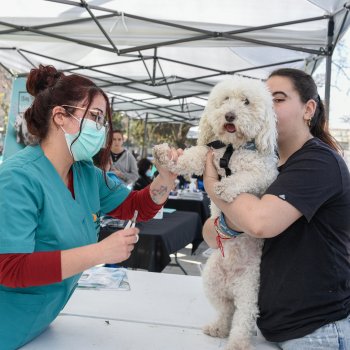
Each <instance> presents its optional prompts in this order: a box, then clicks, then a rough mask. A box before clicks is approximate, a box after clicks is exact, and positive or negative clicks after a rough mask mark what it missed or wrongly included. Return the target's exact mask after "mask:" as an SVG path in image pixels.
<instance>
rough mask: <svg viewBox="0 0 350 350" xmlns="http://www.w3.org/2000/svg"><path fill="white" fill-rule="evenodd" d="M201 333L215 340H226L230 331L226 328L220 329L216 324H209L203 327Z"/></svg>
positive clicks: (220, 326)
mask: <svg viewBox="0 0 350 350" xmlns="http://www.w3.org/2000/svg"><path fill="white" fill-rule="evenodd" d="M203 333H205V334H207V335H210V336H211V337H216V338H227V337H228V335H229V333H230V330H229V329H228V328H226V327H222V325H219V324H218V323H211V324H208V325H206V326H204V327H203Z"/></svg>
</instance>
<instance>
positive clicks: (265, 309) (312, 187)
mask: <svg viewBox="0 0 350 350" xmlns="http://www.w3.org/2000/svg"><path fill="white" fill-rule="evenodd" d="M279 170H280V173H279V175H278V177H277V179H276V181H274V183H273V184H272V185H271V186H270V187H269V188H268V190H267V191H266V193H267V194H273V195H276V196H278V197H280V198H282V199H284V200H286V201H288V202H289V203H290V204H292V205H293V206H294V207H295V208H297V209H298V210H299V211H300V212H301V213H302V214H303V216H302V217H301V218H300V219H298V220H297V221H296V222H294V223H293V224H292V225H291V226H290V227H288V228H287V229H286V230H285V231H284V232H283V233H281V234H280V235H278V236H276V237H273V238H269V239H266V240H265V243H264V248H263V254H262V260H261V281H260V292H259V307H260V317H259V319H258V326H259V328H260V330H261V332H262V333H263V335H264V336H265V338H266V339H267V340H269V341H276V342H279V341H286V340H289V339H294V338H300V337H303V336H305V335H307V334H309V333H311V332H313V331H314V330H316V329H317V328H319V327H321V326H323V325H325V324H327V323H329V322H333V321H336V320H340V319H342V318H345V317H346V316H347V315H348V314H349V313H350V176H349V170H348V168H347V166H346V164H345V162H344V160H343V159H342V157H341V156H340V155H338V154H337V153H336V152H334V151H333V150H331V149H330V147H328V146H327V145H326V144H324V143H323V142H322V141H320V140H319V139H317V138H313V139H311V140H309V141H308V142H306V143H305V145H304V146H303V147H302V148H301V149H300V150H298V151H297V152H295V153H294V154H293V155H292V156H291V157H290V158H289V159H288V160H287V162H286V163H285V164H284V165H282V166H281V167H280V169H279Z"/></svg>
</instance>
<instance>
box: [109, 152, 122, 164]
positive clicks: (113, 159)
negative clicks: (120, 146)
mask: <svg viewBox="0 0 350 350" xmlns="http://www.w3.org/2000/svg"><path fill="white" fill-rule="evenodd" d="M124 152H125V149H124V150H123V151H121V152H120V153H113V152H112V151H111V156H112V161H113V163H115V162H117V161H118V160H119V158H120V157H121V156H122V155H123V153H124Z"/></svg>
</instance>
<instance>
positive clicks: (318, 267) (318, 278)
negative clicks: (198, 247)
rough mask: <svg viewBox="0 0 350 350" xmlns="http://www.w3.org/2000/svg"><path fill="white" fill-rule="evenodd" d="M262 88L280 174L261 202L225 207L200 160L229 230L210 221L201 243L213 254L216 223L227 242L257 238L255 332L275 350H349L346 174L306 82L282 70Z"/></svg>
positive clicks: (252, 199) (349, 183)
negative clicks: (270, 105)
mask: <svg viewBox="0 0 350 350" xmlns="http://www.w3.org/2000/svg"><path fill="white" fill-rule="evenodd" d="M267 85H268V87H269V89H270V91H271V94H272V96H273V102H274V108H275V112H276V114H277V128H278V154H279V168H278V169H279V175H278V176H277V179H276V180H275V181H274V182H273V183H272V184H271V186H270V187H269V188H268V189H267V190H266V193H265V194H264V195H263V196H262V197H261V198H258V197H256V196H254V195H252V194H248V193H242V194H240V195H239V196H237V198H236V199H235V200H233V202H231V203H227V202H224V201H222V200H221V199H219V198H218V197H217V196H215V194H214V191H213V189H214V183H215V182H216V181H218V174H217V171H216V170H215V167H214V166H213V162H212V154H209V155H208V159H207V163H206V169H205V174H204V186H205V189H206V190H207V193H208V195H209V197H210V198H211V200H212V201H213V202H214V203H215V204H216V205H217V206H218V207H219V208H220V209H221V211H222V212H223V214H222V215H223V217H222V219H223V221H226V224H227V225H228V226H229V227H228V228H227V227H226V228H225V227H223V225H221V224H220V223H219V224H218V223H217V221H215V222H214V220H212V219H209V220H208V221H207V222H206V224H205V226H204V229H203V235H204V239H205V240H206V242H207V243H208V244H209V245H210V246H211V247H212V248H217V243H216V233H215V227H214V225H215V223H216V229H218V230H219V231H220V232H224V233H225V235H227V236H231V237H234V236H237V235H238V234H239V232H242V231H243V232H245V233H246V234H248V235H251V236H253V237H258V238H265V241H264V246H263V252H262V258H261V268H260V272H261V278H260V291H259V298H258V303H259V308H260V316H259V318H258V321H257V324H258V327H259V329H260V331H261V332H262V334H263V335H264V337H265V338H266V339H267V340H268V341H270V342H273V343H274V344H275V345H277V346H278V348H279V349H283V350H301V349H318V350H336V349H337V350H338V349H339V350H350V316H349V315H350V215H349V213H350V175H349V169H348V167H347V165H346V164H345V162H344V159H343V157H342V156H341V154H340V147H339V146H338V145H337V143H336V141H335V140H334V139H333V137H332V136H331V135H330V133H329V131H328V123H327V120H326V116H325V113H324V112H325V110H324V106H323V104H322V101H321V99H320V97H319V95H318V92H317V87H316V84H315V82H314V80H313V79H312V77H311V76H310V75H308V74H306V73H305V72H303V71H300V70H297V69H288V68H283V69H279V70H277V71H274V72H273V73H272V74H271V75H270V77H269V78H268V80H267ZM232 239H240V238H239V236H238V237H237V238H232ZM223 244H225V242H224V241H223Z"/></svg>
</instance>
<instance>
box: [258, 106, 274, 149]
mask: <svg viewBox="0 0 350 350" xmlns="http://www.w3.org/2000/svg"><path fill="white" fill-rule="evenodd" d="M276 120H277V119H276V115H275V113H274V111H273V109H272V106H271V108H270V106H269V108H267V109H266V111H265V122H264V123H263V127H262V130H261V131H260V133H259V134H258V135H257V136H256V137H255V146H256V148H257V150H258V151H259V152H260V153H263V154H273V153H274V152H275V150H276V149H277V129H276Z"/></svg>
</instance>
